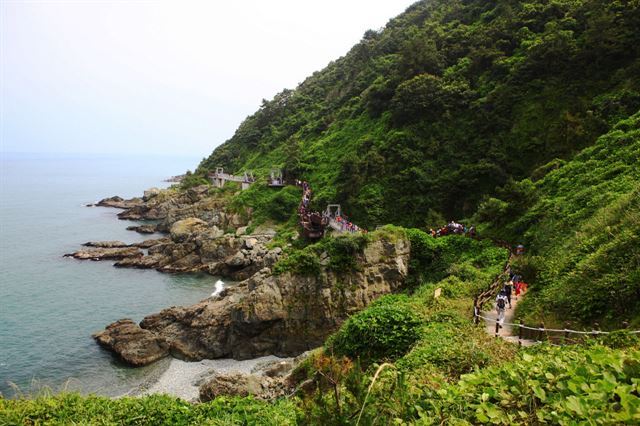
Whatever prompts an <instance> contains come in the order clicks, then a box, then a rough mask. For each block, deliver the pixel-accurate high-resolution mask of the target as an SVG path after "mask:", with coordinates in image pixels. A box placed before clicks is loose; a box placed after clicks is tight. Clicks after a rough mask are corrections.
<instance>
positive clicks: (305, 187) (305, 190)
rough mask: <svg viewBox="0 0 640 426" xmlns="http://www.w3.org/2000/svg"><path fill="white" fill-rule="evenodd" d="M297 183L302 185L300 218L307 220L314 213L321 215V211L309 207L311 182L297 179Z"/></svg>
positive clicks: (299, 208) (299, 207)
mask: <svg viewBox="0 0 640 426" xmlns="http://www.w3.org/2000/svg"><path fill="white" fill-rule="evenodd" d="M296 185H299V186H301V187H302V200H301V201H300V205H299V206H298V216H300V219H301V220H302V221H303V222H306V221H308V219H309V217H310V216H311V215H312V214H313V213H315V214H317V215H318V216H320V213H317V212H312V211H311V210H310V209H309V204H310V203H311V187H310V186H309V183H308V182H307V181H299V180H296Z"/></svg>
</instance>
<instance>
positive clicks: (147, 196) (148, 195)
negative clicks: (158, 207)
mask: <svg viewBox="0 0 640 426" xmlns="http://www.w3.org/2000/svg"><path fill="white" fill-rule="evenodd" d="M160 192H161V191H160V189H158V188H149V189H147V190H146V191H144V195H143V196H142V201H144V202H147V201H149V200H151V199H152V198H153V197H157V196H158V195H159V194H160Z"/></svg>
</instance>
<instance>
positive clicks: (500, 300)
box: [496, 267, 529, 328]
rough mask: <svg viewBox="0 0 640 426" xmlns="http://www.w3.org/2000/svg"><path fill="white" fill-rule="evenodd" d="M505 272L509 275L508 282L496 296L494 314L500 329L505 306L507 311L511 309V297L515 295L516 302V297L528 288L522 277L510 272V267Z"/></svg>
mask: <svg viewBox="0 0 640 426" xmlns="http://www.w3.org/2000/svg"><path fill="white" fill-rule="evenodd" d="M507 272H508V273H509V281H507V282H506V283H505V285H504V286H503V287H502V290H500V293H498V296H496V312H497V313H498V324H499V326H500V328H502V324H503V323H504V314H505V311H506V309H507V305H508V306H509V309H511V296H512V295H515V298H516V300H518V296H520V294H523V293H525V292H526V291H527V287H528V286H529V285H528V284H527V283H526V282H524V281H523V280H522V276H520V275H518V274H516V273H514V272H513V271H512V270H511V267H509V268H508V269H507Z"/></svg>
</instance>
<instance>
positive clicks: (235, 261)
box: [224, 251, 246, 267]
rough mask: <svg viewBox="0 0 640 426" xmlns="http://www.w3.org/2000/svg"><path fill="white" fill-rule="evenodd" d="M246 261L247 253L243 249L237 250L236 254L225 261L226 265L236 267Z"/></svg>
mask: <svg viewBox="0 0 640 426" xmlns="http://www.w3.org/2000/svg"><path fill="white" fill-rule="evenodd" d="M245 262H246V258H245V255H244V253H242V252H241V251H239V252H237V253H236V254H234V255H233V256H231V257H230V258H228V259H227V260H225V261H224V263H225V264H226V265H228V266H234V267H238V266H244V264H245Z"/></svg>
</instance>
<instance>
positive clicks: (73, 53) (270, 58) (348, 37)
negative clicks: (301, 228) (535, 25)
mask: <svg viewBox="0 0 640 426" xmlns="http://www.w3.org/2000/svg"><path fill="white" fill-rule="evenodd" d="M413 2H414V0H324V1H313V2H311V1H305V0H297V1H296V0H271V1H264V0H263V1H259V0H226V1H215V0H209V1H204V0H203V1H186V0H173V1H169V0H164V1H163V0H139V1H136V0H122V1H118V0H111V1H91V0H75V1H74V0H69V1H57V0H39V1H36V0H32V1H29V0H15V1H14V0H0V8H1V14H0V15H1V21H0V29H1V36H2V40H1V46H0V49H1V51H0V63H1V70H0V74H1V81H0V84H1V86H2V87H1V92H0V95H1V99H0V104H1V105H0V107H1V111H0V120H1V126H2V128H1V129H0V130H1V131H0V135H1V138H2V140H1V142H2V146H1V149H2V151H19V152H90V153H114V152H116V153H121V152H130V153H144V152H149V153H158V154H165V153H166V154H174V153H181V154H186V155H197V156H206V155H208V154H209V153H210V152H211V150H212V149H213V148H214V147H215V146H217V145H219V144H220V143H222V142H224V141H225V140H226V139H228V138H229V137H231V136H232V135H233V132H234V130H235V129H236V127H237V126H238V125H239V124H240V122H241V121H242V120H243V119H244V118H245V117H246V116H247V115H249V114H251V113H253V112H254V111H256V110H257V108H258V107H259V105H260V102H261V100H262V99H263V98H266V99H271V98H272V97H273V96H274V95H275V94H276V93H277V92H279V91H280V90H282V89H283V88H295V87H296V86H297V85H298V83H300V82H302V80H304V78H305V77H307V76H309V75H310V74H311V73H313V72H314V71H316V70H320V69H322V68H324V67H325V66H326V65H327V64H328V63H329V62H330V61H331V60H334V59H337V58H338V57H340V56H343V55H344V54H345V53H346V52H347V51H348V50H349V48H350V47H351V46H353V45H354V44H355V43H357V42H358V41H359V40H360V39H361V38H362V35H363V33H364V32H365V31H366V30H367V29H378V28H380V27H382V26H384V25H385V24H386V23H387V22H388V21H389V19H391V18H392V17H394V16H396V15H398V14H399V13H401V12H403V11H404V10H405V9H406V8H407V7H408V6H409V5H410V4H412V3H413Z"/></svg>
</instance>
